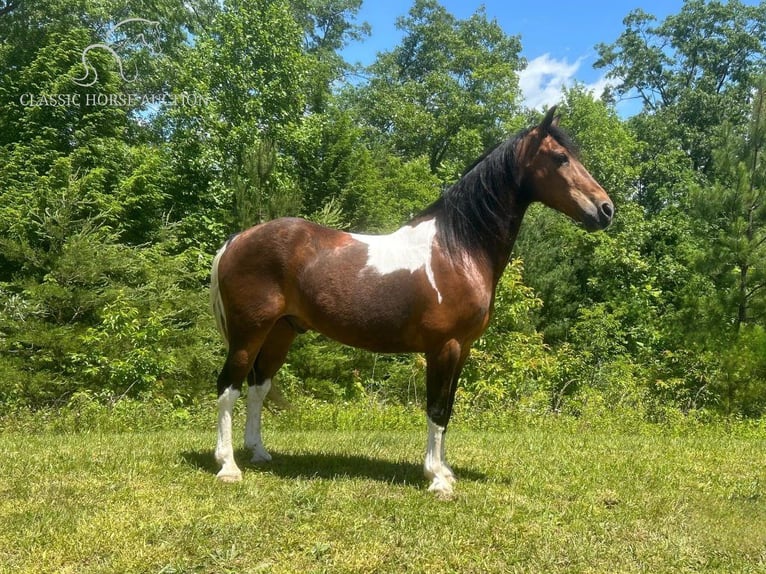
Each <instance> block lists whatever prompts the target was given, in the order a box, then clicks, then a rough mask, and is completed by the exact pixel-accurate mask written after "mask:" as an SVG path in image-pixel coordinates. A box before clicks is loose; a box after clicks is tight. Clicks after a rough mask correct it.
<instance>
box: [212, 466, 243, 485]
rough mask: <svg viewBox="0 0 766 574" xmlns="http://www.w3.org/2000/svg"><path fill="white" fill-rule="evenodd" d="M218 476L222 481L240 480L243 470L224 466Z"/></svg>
mask: <svg viewBox="0 0 766 574" xmlns="http://www.w3.org/2000/svg"><path fill="white" fill-rule="evenodd" d="M216 478H217V479H218V480H220V481H221V482H240V481H241V480H242V471H241V470H239V469H236V470H231V469H224V468H222V469H221V470H220V471H219V472H218V474H217V475H216Z"/></svg>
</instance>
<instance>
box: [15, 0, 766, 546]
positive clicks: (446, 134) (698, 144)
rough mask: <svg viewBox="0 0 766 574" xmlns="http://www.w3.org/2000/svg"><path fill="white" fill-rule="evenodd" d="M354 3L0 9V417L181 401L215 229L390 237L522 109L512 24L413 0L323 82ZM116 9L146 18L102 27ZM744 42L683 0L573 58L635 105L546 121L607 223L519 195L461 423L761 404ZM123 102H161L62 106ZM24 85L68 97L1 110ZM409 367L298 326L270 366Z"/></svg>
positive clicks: (313, 373)
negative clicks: (149, 25) (595, 228)
mask: <svg viewBox="0 0 766 574" xmlns="http://www.w3.org/2000/svg"><path fill="white" fill-rule="evenodd" d="M360 5H361V3H360V2H359V0H300V1H292V2H288V1H287V0H279V1H266V0H231V1H226V2H222V3H221V2H214V1H211V0H194V1H192V2H184V3H178V2H171V1H169V0H159V1H156V2H144V1H143V0H135V1H130V2H116V1H114V0H99V1H95V2H85V3H84V2H82V1H81V0H64V1H56V2H54V1H52V0H39V1H37V2H34V3H30V2H5V3H0V67H2V69H3V70H4V71H5V73H4V74H3V75H2V77H0V162H1V163H2V165H3V170H2V171H1V172H0V404H1V405H2V406H3V407H10V408H14V409H20V408H22V407H24V406H25V405H26V406H29V407H32V408H39V407H42V406H45V405H59V406H61V405H67V404H71V405H74V406H73V407H72V412H73V413H74V412H75V411H77V410H82V411H83V412H87V413H89V414H92V415H94V416H95V414H96V413H95V410H97V409H96V407H94V406H93V405H96V406H97V403H99V402H101V403H106V404H107V405H111V406H109V407H107V408H113V410H112V412H111V414H112V416H119V413H118V412H117V410H118V405H129V404H137V403H131V401H138V400H142V401H148V402H149V403H150V404H155V402H156V405H155V406H157V405H160V406H157V409H158V412H163V413H166V414H167V413H173V412H175V411H176V409H178V410H179V411H178V412H181V411H182V410H183V409H184V408H185V406H186V405H190V404H193V403H195V402H196V401H197V400H199V398H200V397H204V396H208V395H209V394H210V393H212V389H213V387H214V385H213V381H214V380H215V376H216V371H217V370H218V369H219V368H220V365H221V362H222V358H223V352H224V351H223V348H222V345H221V343H220V341H219V340H218V337H217V335H216V333H215V330H214V328H213V323H212V321H211V320H210V318H209V316H208V310H207V305H208V303H207V293H206V289H207V282H208V274H209V266H210V260H211V258H212V254H213V253H214V252H215V251H216V249H217V248H218V247H219V246H220V245H221V243H222V242H223V241H224V240H225V238H226V237H227V236H228V235H229V234H230V233H232V232H235V231H239V230H241V229H243V228H245V227H247V226H249V225H252V224H254V223H257V222H260V221H263V220H266V219H270V218H273V217H277V216H281V215H301V216H304V217H307V218H309V219H312V220H314V221H317V222H319V223H322V224H325V225H330V226H333V227H337V228H343V229H351V230H354V231H359V232H368V233H371V232H388V231H391V230H393V229H396V228H397V227H399V226H400V225H401V224H402V223H403V222H405V221H407V220H408V219H410V218H411V217H412V216H413V215H415V214H416V213H418V212H420V211H421V210H422V209H423V208H424V207H425V206H426V205H428V204H429V203H431V202H432V201H433V200H434V199H436V198H437V197H438V194H439V190H440V189H442V188H443V187H444V185H448V184H450V183H452V182H453V181H455V180H456V179H457V178H458V177H459V176H460V173H461V172H462V170H463V169H464V166H465V165H467V164H469V163H470V162H471V161H472V160H473V159H474V158H475V157H476V156H478V155H479V154H480V153H481V152H482V151H483V150H484V149H485V148H486V147H488V146H489V145H491V144H493V143H496V142H497V141H498V140H500V139H502V138H504V137H505V136H506V135H507V132H509V131H515V129H518V128H520V127H522V126H526V125H527V124H528V123H529V122H528V120H529V118H530V117H533V116H535V113H534V112H533V111H531V110H521V109H520V106H519V103H518V94H519V90H518V80H517V72H518V71H519V70H520V69H521V68H522V67H523V66H524V60H523V58H522V57H521V56H520V53H521V42H520V39H519V38H518V37H513V36H508V35H506V34H505V33H504V32H503V31H502V30H501V29H500V27H499V25H498V24H497V22H495V21H493V20H492V19H491V18H490V17H489V16H488V15H487V14H486V12H485V11H484V10H483V9H479V10H478V11H476V12H475V13H474V14H472V15H470V16H469V17H467V18H465V19H459V18H457V17H455V16H454V15H452V14H450V13H449V12H448V11H447V9H446V8H445V7H444V6H442V5H440V4H439V3H438V2H436V1H435V0H418V1H416V2H415V3H414V5H413V6H412V8H411V10H410V11H409V13H408V14H406V15H403V16H402V17H401V18H400V19H399V20H398V26H399V29H400V31H401V33H402V38H401V40H400V42H399V43H398V45H397V46H395V47H394V48H393V49H391V50H390V51H388V52H384V53H381V54H379V56H378V57H377V59H376V61H375V62H374V63H373V64H372V65H371V66H370V67H369V68H368V69H367V70H365V73H364V75H363V76H364V77H363V78H361V79H360V78H356V79H355V80H354V81H351V80H349V79H348V77H347V76H349V72H351V71H352V68H351V66H350V65H349V64H348V63H347V62H345V61H344V60H343V58H342V56H341V53H340V51H341V49H342V48H343V47H344V46H346V45H347V44H348V43H349V42H350V41H361V40H363V39H364V37H365V35H366V34H367V33H368V31H369V30H368V27H367V26H366V25H365V24H363V23H361V24H360V23H357V22H356V21H355V18H356V16H357V14H358V12H359V9H360ZM135 15H140V16H142V17H145V18H148V19H153V20H155V21H158V22H159V25H158V26H156V28H153V29H152V30H151V31H143V30H134V29H132V28H130V29H128V28H126V29H125V30H124V31H122V32H115V29H114V27H115V25H116V24H117V23H118V22H120V21H122V20H124V19H125V18H128V17H130V16H135ZM764 30H766V8H764V6H762V5H759V6H750V5H745V4H743V3H742V2H738V1H731V2H728V3H727V4H722V3H720V2H703V1H702V0H687V1H686V2H685V3H684V5H683V7H682V8H681V9H680V11H679V13H678V14H674V15H671V16H669V17H667V18H666V19H665V20H664V21H661V22H659V21H657V20H656V19H654V17H652V16H651V15H649V14H646V13H644V12H642V11H640V10H637V11H634V12H632V13H630V14H629V15H628V16H627V18H626V20H625V31H624V32H623V33H622V34H621V35H620V36H619V37H618V38H617V40H616V41H615V42H614V43H612V44H601V45H599V47H598V48H597V49H598V51H599V56H600V60H599V64H598V65H599V66H602V67H604V68H606V69H607V72H608V74H609V76H610V77H611V78H612V80H613V81H614V82H616V83H615V84H614V88H613V96H615V97H630V96H631V95H638V96H639V97H640V98H642V100H643V103H644V110H643V111H642V112H641V113H640V114H638V115H637V116H636V117H634V118H630V119H627V120H626V119H623V118H621V117H619V116H618V115H617V113H616V111H615V109H614V107H613V106H612V105H611V103H609V102H604V101H599V100H596V99H594V98H593V96H592V95H591V94H590V93H588V92H587V91H586V90H585V88H584V87H581V86H576V87H574V88H572V89H568V90H565V91H564V93H563V94H562V100H563V101H562V105H561V106H560V108H559V109H560V113H561V115H562V119H561V122H562V125H563V126H564V127H565V128H567V129H568V130H569V131H570V132H571V133H572V134H573V135H574V137H575V139H576V140H577V141H578V143H579V147H580V149H581V156H582V161H583V163H584V165H586V167H587V168H588V169H589V170H590V171H591V173H592V174H593V175H594V176H595V177H596V179H597V180H598V181H600V182H601V183H602V184H603V186H604V187H605V189H606V190H607V192H608V193H609V194H610V195H611V197H612V198H613V199H614V200H615V205H616V209H617V212H616V217H615V222H614V224H613V226H612V227H611V228H610V229H609V230H608V231H607V232H605V233H601V234H587V233H585V232H584V231H583V230H582V229H578V228H577V227H576V226H574V225H572V223H571V222H569V221H567V220H566V219H565V218H563V217H562V216H561V215H559V214H556V213H553V212H551V211H546V210H542V209H539V208H538V207H533V208H531V209H530V210H529V212H528V213H527V216H526V221H525V224H524V226H523V227H522V233H521V235H520V238H519V241H518V244H517V252H516V254H515V258H514V259H513V261H512V262H511V264H510V266H509V268H508V270H507V271H506V273H505V275H504V276H503V278H502V279H501V281H500V284H499V285H498V291H497V294H496V300H495V305H494V310H493V313H494V317H493V320H492V323H491V325H490V328H489V329H488V330H487V332H486V333H485V334H484V336H483V337H482V338H481V339H480V340H478V341H477V342H476V344H475V346H474V349H473V353H472V357H471V359H470V360H469V362H468V365H467V367H466V369H465V371H464V373H463V375H464V376H463V378H462V381H461V386H460V399H459V405H461V404H462V405H463V407H464V408H465V412H474V411H476V412H484V413H486V412H487V411H488V410H489V411H493V410H498V409H507V408H513V407H515V408H516V409H517V412H520V413H539V412H548V411H554V412H557V413H569V414H573V415H576V416H580V417H584V418H587V417H589V416H590V415H593V414H598V415H599V416H601V415H603V414H604V413H606V414H611V415H615V416H621V417H631V416H635V417H638V418H644V419H650V420H657V421H664V422H673V421H675V422H678V421H681V420H702V419H705V418H706V417H711V416H712V413H715V412H717V413H724V414H727V415H732V416H748V417H759V416H762V415H763V414H764V411H765V410H766V391H764V389H766V372H765V369H766V367H765V366H764V357H765V356H766V346H765V345H766V343H764V341H765V340H766V339H765V338H764V328H765V327H766V324H765V323H764V321H765V320H766V288H764V285H766V275H765V273H766V271H765V270H766V266H764V259H766V252H765V251H764V249H766V241H764V233H765V230H766V227H765V226H764V217H766V211H764V209H766V207H765V206H766V201H764V194H765V193H766V191H764V189H766V188H765V186H766V180H765V178H764V173H765V172H764V169H763V166H764V163H763V158H764V153H763V149H764V148H763V142H764V139H763V135H764V125H766V124H764V118H766V114H764V106H763V101H764V98H763V90H764V88H763V80H762V79H761V78H760V77H759V74H760V73H762V70H761V61H762V59H763V55H764V50H765V48H764V46H766V36H764ZM137 32H145V33H146V34H148V37H149V38H150V39H151V42H150V44H151V45H144V44H143V43H142V42H140V41H136V40H137V39H136V38H135V37H133V38H132V36H133V35H135V33H137ZM144 39H147V37H146V36H145V37H144ZM104 41H117V44H118V45H117V44H116V45H115V49H117V50H118V51H119V55H120V57H121V60H122V62H123V64H124V65H125V66H127V67H129V68H130V69H131V70H135V71H136V78H135V79H134V81H127V80H126V79H125V78H124V77H123V75H121V74H120V71H119V68H118V66H117V63H116V62H115V60H114V58H113V56H112V55H110V53H109V52H107V51H105V50H94V51H91V52H89V58H90V60H89V61H90V64H91V65H92V66H93V70H95V71H96V72H97V73H98V79H97V81H96V82H95V83H94V85H93V86H90V87H83V86H80V85H78V84H76V83H75V82H74V81H73V80H75V79H77V78H80V77H82V75H83V73H84V71H85V70H84V69H83V64H82V53H83V49H84V48H85V47H86V46H89V45H92V44H94V43H99V42H104ZM129 75H130V74H129ZM134 92H135V93H139V94H143V95H146V96H147V97H148V96H152V97H156V98H158V100H157V101H158V102H159V103H157V104H154V105H146V103H141V101H136V102H133V103H128V104H125V105H94V104H93V103H92V102H90V103H87V100H86V95H87V94H88V93H97V94H100V95H102V96H104V97H107V96H125V95H126V94H130V93H134ZM51 94H70V95H71V97H74V98H77V97H79V98H80V100H81V101H80V103H79V104H77V105H75V104H72V103H71V102H70V103H68V104H67V103H65V104H62V105H55V106H53V105H23V104H22V101H21V99H22V96H24V97H32V96H48V95H51ZM163 98H164V99H163ZM607 99H609V98H607ZM83 101H84V102H85V103H83ZM178 102H181V103H178ZM423 375H424V361H423V359H422V358H421V357H410V356H397V355H394V356H389V355H376V354H371V353H366V352H362V351H358V350H354V349H349V348H345V347H342V346H340V345H338V344H336V343H332V342H329V341H327V340H326V339H323V338H321V337H318V336H314V335H306V336H303V337H299V338H298V340H297V341H296V344H295V346H294V349H293V351H292V352H291V354H290V356H289V358H288V364H287V365H286V366H285V368H284V370H283V371H282V373H280V376H281V379H282V386H283V387H285V388H286V389H287V392H288V394H289V395H290V396H291V397H292V398H295V399H297V401H301V400H302V398H301V397H304V396H310V397H315V398H320V399H323V400H327V401H333V404H339V403H342V402H344V401H348V400H352V399H359V398H364V397H366V398H371V399H373V400H376V401H379V402H381V403H406V404H417V403H420V402H422V400H423V397H424V389H423V385H424V376H423ZM118 398H121V399H122V400H117V399H118ZM161 405H171V406H170V407H168V408H167V409H165V407H162V406H161ZM119 408H122V407H119ZM124 408H125V409H126V412H133V411H131V409H132V408H133V407H130V408H128V407H127V406H126V407H124ZM332 408H334V409H335V408H336V407H334V406H333V407H332ZM461 408H462V407H460V406H458V410H460V409H461ZM337 410H338V409H336V411H337ZM627 413H632V414H630V415H628V414H627ZM102 415H103V413H102ZM72 416H75V415H72ZM99 416H101V415H99ZM125 416H128V415H125ZM163 416H165V415H163ZM168 416H175V415H173V414H168ZM101 418H102V419H103V420H105V419H106V418H107V415H103V416H102V417H101ZM336 419H337V420H340V419H339V418H337V416H336ZM675 422H674V423H673V424H675ZM312 424H313V423H312ZM320 550H321V549H320ZM322 552H324V551H322ZM320 554H321V552H320Z"/></svg>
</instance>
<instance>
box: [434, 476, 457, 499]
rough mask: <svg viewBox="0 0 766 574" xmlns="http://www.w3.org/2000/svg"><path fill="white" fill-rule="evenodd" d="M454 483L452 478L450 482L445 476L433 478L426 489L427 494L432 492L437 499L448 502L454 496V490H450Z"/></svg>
mask: <svg viewBox="0 0 766 574" xmlns="http://www.w3.org/2000/svg"><path fill="white" fill-rule="evenodd" d="M454 482H455V477H454V476H453V477H452V480H449V479H448V478H447V477H446V476H445V477H441V476H435V477H434V479H433V480H432V481H431V485H430V486H429V487H428V492H433V493H434V494H435V495H436V497H437V498H441V499H444V500H449V499H451V498H452V497H453V496H454V495H455V490H454V489H453V488H452V484H453V483H454Z"/></svg>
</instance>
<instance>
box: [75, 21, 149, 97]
mask: <svg viewBox="0 0 766 574" xmlns="http://www.w3.org/2000/svg"><path fill="white" fill-rule="evenodd" d="M159 24H160V23H159V22H157V21H155V20H147V19H146V18H127V19H125V20H121V21H120V22H118V23H117V24H115V25H114V27H113V28H112V30H111V31H110V33H109V37H108V38H107V41H106V42H104V43H98V44H91V45H89V46H87V47H86V48H85V49H84V50H83V51H82V56H81V57H80V59H81V61H82V66H83V68H84V70H85V73H84V74H83V75H82V76H81V77H79V78H72V81H73V82H74V83H75V84H77V85H78V86H82V87H90V86H92V85H94V84H95V83H96V82H97V81H98V71H97V70H96V67H95V66H94V65H93V64H91V63H90V61H89V59H88V55H89V54H90V52H92V51H93V50H104V51H106V52H107V53H108V54H109V55H111V56H112V59H113V60H114V61H115V63H116V64H117V68H118V69H119V71H120V77H121V78H122V79H123V80H124V81H125V82H127V83H133V82H135V81H136V80H137V79H138V65H137V64H134V74H133V77H132V78H128V77H127V76H126V74H125V72H126V70H125V67H124V66H123V61H122V59H123V56H125V55H126V52H127V51H128V50H129V49H131V48H138V49H142V48H148V49H149V50H150V51H158V38H159ZM136 30H138V33H135V32H136ZM131 38H132V39H131ZM147 38H149V39H147ZM118 50H119V52H118Z"/></svg>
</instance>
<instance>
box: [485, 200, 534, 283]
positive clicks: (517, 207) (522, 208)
mask: <svg viewBox="0 0 766 574" xmlns="http://www.w3.org/2000/svg"><path fill="white" fill-rule="evenodd" d="M527 207H528V204H526V203H522V202H519V203H514V204H513V208H512V209H511V210H510V211H509V214H510V215H509V221H508V234H507V235H506V236H505V237H504V238H502V239H499V240H498V241H497V243H496V244H495V247H494V249H492V252H491V253H489V252H488V253H486V255H485V257H486V261H487V263H488V265H489V267H490V272H491V273H492V285H493V288H494V287H495V286H497V283H498V281H500V277H501V276H502V275H503V272H504V271H505V268H506V267H508V263H509V261H510V260H511V253H512V252H513V246H514V245H515V243H516V238H517V237H518V236H519V231H520V230H521V222H522V220H523V219H524V214H525V213H526V211H527Z"/></svg>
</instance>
